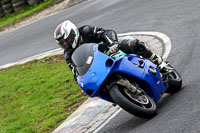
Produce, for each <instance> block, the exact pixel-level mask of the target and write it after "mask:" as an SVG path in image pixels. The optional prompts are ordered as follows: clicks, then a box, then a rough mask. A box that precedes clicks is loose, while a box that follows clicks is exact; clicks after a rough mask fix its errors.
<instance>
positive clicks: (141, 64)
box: [72, 43, 182, 118]
mask: <svg viewBox="0 0 200 133" xmlns="http://www.w3.org/2000/svg"><path fill="white" fill-rule="evenodd" d="M72 61H73V63H74V65H75V66H76V68H75V69H76V72H77V83H78V84H79V86H80V87H81V88H82V89H83V91H84V92H85V93H86V94H87V95H88V96H90V97H100V98H102V99H104V100H106V101H109V102H112V103H113V104H117V105H119V106H120V107H121V108H123V109H124V110H126V111H127V112H129V113H131V114H133V115H135V116H138V117H142V118H152V117H153V116H155V115H156V114H157V107H156V102H157V101H158V100H159V99H160V97H161V96H162V94H163V93H164V92H167V93H174V92H176V91H178V90H179V89H180V88H181V85H182V79H181V76H180V75H179V74H178V72H177V71H176V70H175V69H174V68H173V67H172V66H171V65H170V64H169V63H167V62H165V63H164V66H163V67H165V69H167V71H166V72H164V73H162V72H160V71H159V69H158V67H157V66H156V65H155V64H153V63H152V62H151V61H149V60H147V59H145V58H143V57H140V56H138V55H135V54H129V55H128V54H125V53H123V52H122V51H120V50H119V51H118V52H117V53H115V54H110V53H109V51H106V52H105V51H104V50H102V47H101V44H100V45H99V44H95V43H88V44H83V45H81V46H79V47H78V48H77V49H76V50H75V51H74V52H73V55H72Z"/></svg>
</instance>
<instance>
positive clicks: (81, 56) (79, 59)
mask: <svg viewBox="0 0 200 133" xmlns="http://www.w3.org/2000/svg"><path fill="white" fill-rule="evenodd" d="M93 47H94V44H93V43H87V44H83V45H81V46H79V47H78V48H77V49H76V50H75V51H74V52H73V54H72V61H73V63H74V65H75V66H76V70H77V72H78V74H79V75H80V76H83V75H84V74H86V73H87V71H88V70H89V68H90V66H91V65H92V62H93V58H94V51H93Z"/></svg>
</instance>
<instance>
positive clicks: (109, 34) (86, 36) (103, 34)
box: [64, 25, 118, 73]
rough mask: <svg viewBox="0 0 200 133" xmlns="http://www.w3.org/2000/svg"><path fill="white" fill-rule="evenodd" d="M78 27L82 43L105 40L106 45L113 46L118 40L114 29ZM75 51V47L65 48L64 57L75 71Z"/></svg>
mask: <svg viewBox="0 0 200 133" xmlns="http://www.w3.org/2000/svg"><path fill="white" fill-rule="evenodd" d="M78 29H79V33H80V44H84V43H100V42H103V44H104V45H106V46H112V44H114V43H116V42H118V38H117V33H116V32H115V31H113V30H105V29H103V28H98V27H93V26H89V25H85V26H82V27H80V28H78ZM73 52H74V49H72V48H68V49H65V50H64V58H65V60H66V62H67V64H68V66H69V67H70V69H71V70H72V72H73V73H75V69H74V66H73V63H72V60H71V56H72V53H73Z"/></svg>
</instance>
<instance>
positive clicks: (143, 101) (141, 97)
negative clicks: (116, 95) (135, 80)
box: [122, 87, 153, 108]
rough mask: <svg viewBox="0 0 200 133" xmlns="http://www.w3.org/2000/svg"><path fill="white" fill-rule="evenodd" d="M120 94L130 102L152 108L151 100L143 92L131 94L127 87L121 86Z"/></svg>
mask: <svg viewBox="0 0 200 133" xmlns="http://www.w3.org/2000/svg"><path fill="white" fill-rule="evenodd" d="M122 91H123V92H122V94H124V95H125V97H126V98H127V99H129V100H130V101H131V102H132V103H134V104H136V105H138V106H140V107H142V108H152V106H153V104H152V101H151V100H149V98H148V97H147V96H146V94H145V93H143V92H142V93H139V94H133V93H132V92H130V91H129V90H128V89H127V88H125V87H123V89H122Z"/></svg>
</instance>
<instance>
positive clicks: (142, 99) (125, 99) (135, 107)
mask: <svg viewBox="0 0 200 133" xmlns="http://www.w3.org/2000/svg"><path fill="white" fill-rule="evenodd" d="M110 96H111V97H112V99H113V100H114V102H115V103H116V104H118V105H119V106H120V107H121V108H123V109H124V110H126V111H127V112H129V113H131V114H133V115H135V116H138V117H142V118H147V119H149V118H152V117H153V116H155V115H156V114H157V107H156V104H155V102H154V101H153V99H152V98H150V97H149V96H148V95H147V94H146V93H145V92H142V93H140V94H138V95H136V94H133V93H132V92H130V91H129V90H128V89H127V88H126V87H125V86H121V85H113V86H112V87H111V89H110Z"/></svg>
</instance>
